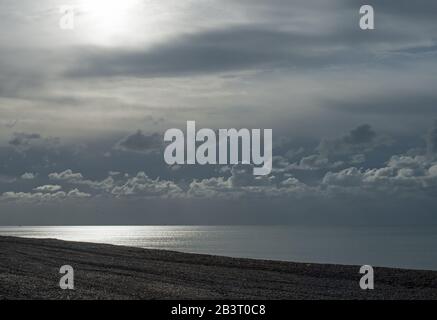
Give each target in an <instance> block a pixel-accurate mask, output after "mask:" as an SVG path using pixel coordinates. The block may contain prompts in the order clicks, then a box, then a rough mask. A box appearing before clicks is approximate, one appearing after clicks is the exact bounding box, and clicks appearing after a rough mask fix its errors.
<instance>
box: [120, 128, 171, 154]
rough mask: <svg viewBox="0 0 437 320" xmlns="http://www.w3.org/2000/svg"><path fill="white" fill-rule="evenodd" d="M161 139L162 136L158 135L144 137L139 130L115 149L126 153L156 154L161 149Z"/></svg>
mask: <svg viewBox="0 0 437 320" xmlns="http://www.w3.org/2000/svg"><path fill="white" fill-rule="evenodd" d="M163 139H164V138H163V136H162V135H160V134H158V133H153V134H151V135H145V134H143V133H142V131H141V130H138V131H137V132H136V133H134V134H132V135H130V136H127V137H126V138H124V139H123V140H122V141H120V142H119V143H118V145H117V147H118V148H120V149H122V150H127V151H136V152H144V153H150V152H156V151H158V150H160V149H161V148H162V146H163V141H164V140H163Z"/></svg>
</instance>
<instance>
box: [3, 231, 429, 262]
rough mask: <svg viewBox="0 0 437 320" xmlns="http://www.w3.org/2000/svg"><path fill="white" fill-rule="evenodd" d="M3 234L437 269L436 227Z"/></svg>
mask: <svg viewBox="0 0 437 320" xmlns="http://www.w3.org/2000/svg"><path fill="white" fill-rule="evenodd" d="M0 236H17V237H27V238H55V239H61V240H68V241H81V242H95V243H108V244H114V245H123V246H133V247H140V248H150V249H163V250H173V251H180V252H189V253H200V254H211V255H220V256H230V257H243V258H253V259H268V260H282V261H294V262H307V263H334V264H347V265H365V264H366V265H371V266H384V267H395V268H407V269H423V270H437V227H435V226H428V227H312V226H311V227H307V226H31V227H30V226H29V227H28V226H0Z"/></svg>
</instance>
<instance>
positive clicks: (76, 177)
mask: <svg viewBox="0 0 437 320" xmlns="http://www.w3.org/2000/svg"><path fill="white" fill-rule="evenodd" d="M49 179H50V180H55V181H56V180H57V181H68V182H77V181H80V180H82V179H83V176H82V174H81V173H74V172H73V171H72V170H71V169H67V170H65V171H63V172H61V173H56V172H53V173H50V174H49Z"/></svg>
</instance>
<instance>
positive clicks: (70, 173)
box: [0, 0, 437, 225]
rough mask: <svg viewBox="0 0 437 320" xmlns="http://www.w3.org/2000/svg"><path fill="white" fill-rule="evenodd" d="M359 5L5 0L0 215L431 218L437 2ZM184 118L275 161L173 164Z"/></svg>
mask: <svg viewBox="0 0 437 320" xmlns="http://www.w3.org/2000/svg"><path fill="white" fill-rule="evenodd" d="M362 4H363V3H362V2H360V1H355V0H333V1H329V2H327V1H323V0H305V1H304V0H296V1H293V0H289V1H286V0H270V1H259V0H201V1H200V0H178V1H176V0H144V1H140V0H125V1H115V0H106V1H103V0H88V1H79V0H78V1H69V0H62V1H50V0H41V1H37V2H36V1H31V0H20V1H16V0H3V1H1V3H0V224H1V225H26V224H30V225H60V224H67V225H68V224H331V225H352V224H353V225H398V224H417V225H424V224H427V225H428V224H437V215H436V213H435V212H436V211H437V210H436V209H437V91H436V87H437V59H436V58H437V38H436V35H437V22H436V19H435V17H436V15H437V3H435V2H434V1H429V0H418V1H414V2H413V1H405V0H396V1H395V0H379V1H367V2H366V4H370V5H373V7H374V10H375V30H361V29H360V28H359V19H360V14H359V9H360V7H361V5H362ZM61 6H70V7H73V8H74V11H75V27H74V30H63V29H61V28H60V26H59V21H60V19H61V13H60V7H61ZM189 120H194V121H196V125H197V126H198V127H199V128H200V127H205V128H212V129H214V130H216V129H220V128H249V129H258V128H260V129H272V130H273V169H272V172H271V174H269V175H268V176H262V177H255V176H253V174H252V170H253V168H252V167H251V166H250V165H233V166H231V165H228V166H226V165H220V166H218V165H209V166H200V165H192V166H184V165H173V166H169V165H167V164H166V163H165V161H164V158H163V151H164V148H165V143H164V140H163V135H164V132H165V131H166V130H167V129H170V128H181V129H183V128H185V126H186V122H187V121H189Z"/></svg>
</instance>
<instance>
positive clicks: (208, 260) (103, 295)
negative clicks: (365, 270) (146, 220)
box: [0, 237, 437, 300]
mask: <svg viewBox="0 0 437 320" xmlns="http://www.w3.org/2000/svg"><path fill="white" fill-rule="evenodd" d="M63 265H71V266H72V267H73V269H74V286H75V289H74V290H61V289H60V287H59V280H60V278H61V277H62V274H60V273H59V270H60V268H61V266H63ZM359 270H360V266H344V265H333V264H312V263H293V262H281V261H268V260H255V259H240V258H228V257H220V256H211V255H200V254H188V253H179V252H173V251H164V250H150V249H141V248H133V247H126V246H115V245H108V244H94V243H83V242H69V241H61V240H55V239H29V238H18V237H0V299H154V300H155V299H188V300H191V299H437V272H436V271H420V270H406V269H392V268H378V267H375V268H374V272H375V289H374V290H362V289H361V288H360V286H359V280H360V278H361V276H362V275H361V274H360V273H359Z"/></svg>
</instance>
